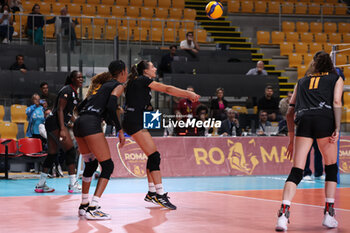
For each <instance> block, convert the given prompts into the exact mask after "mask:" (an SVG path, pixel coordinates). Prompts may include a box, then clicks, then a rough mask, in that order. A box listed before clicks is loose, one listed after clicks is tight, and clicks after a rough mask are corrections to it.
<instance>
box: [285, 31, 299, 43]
mask: <svg viewBox="0 0 350 233" xmlns="http://www.w3.org/2000/svg"><path fill="white" fill-rule="evenodd" d="M286 41H287V42H298V41H299V33H297V32H286Z"/></svg>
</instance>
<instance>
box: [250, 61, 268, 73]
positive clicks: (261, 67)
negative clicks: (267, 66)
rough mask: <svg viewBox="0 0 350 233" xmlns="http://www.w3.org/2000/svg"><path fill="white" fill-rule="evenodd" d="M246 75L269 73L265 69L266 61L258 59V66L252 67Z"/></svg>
mask: <svg viewBox="0 0 350 233" xmlns="http://www.w3.org/2000/svg"><path fill="white" fill-rule="evenodd" d="M246 75H268V74H267V72H266V70H264V62H263V61H258V62H257V63H256V67H255V68H253V69H250V70H249V71H248V73H247V74H246Z"/></svg>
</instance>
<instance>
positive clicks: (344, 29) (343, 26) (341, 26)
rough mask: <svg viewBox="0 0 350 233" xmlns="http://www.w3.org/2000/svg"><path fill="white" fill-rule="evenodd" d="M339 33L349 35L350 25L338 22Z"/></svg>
mask: <svg viewBox="0 0 350 233" xmlns="http://www.w3.org/2000/svg"><path fill="white" fill-rule="evenodd" d="M338 32H339V33H350V23H345V22H339V23H338Z"/></svg>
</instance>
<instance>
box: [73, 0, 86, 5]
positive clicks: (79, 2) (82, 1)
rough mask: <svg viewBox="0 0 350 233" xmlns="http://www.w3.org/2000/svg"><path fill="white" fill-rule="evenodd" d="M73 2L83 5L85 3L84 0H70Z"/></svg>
mask: <svg viewBox="0 0 350 233" xmlns="http://www.w3.org/2000/svg"><path fill="white" fill-rule="evenodd" d="M72 2H73V3H75V4H79V5H84V4H86V0H72Z"/></svg>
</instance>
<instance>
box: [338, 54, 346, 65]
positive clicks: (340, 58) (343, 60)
mask: <svg viewBox="0 0 350 233" xmlns="http://www.w3.org/2000/svg"><path fill="white" fill-rule="evenodd" d="M347 63H348V58H347V56H346V55H344V54H341V53H338V54H337V57H336V65H345V64H347Z"/></svg>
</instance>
